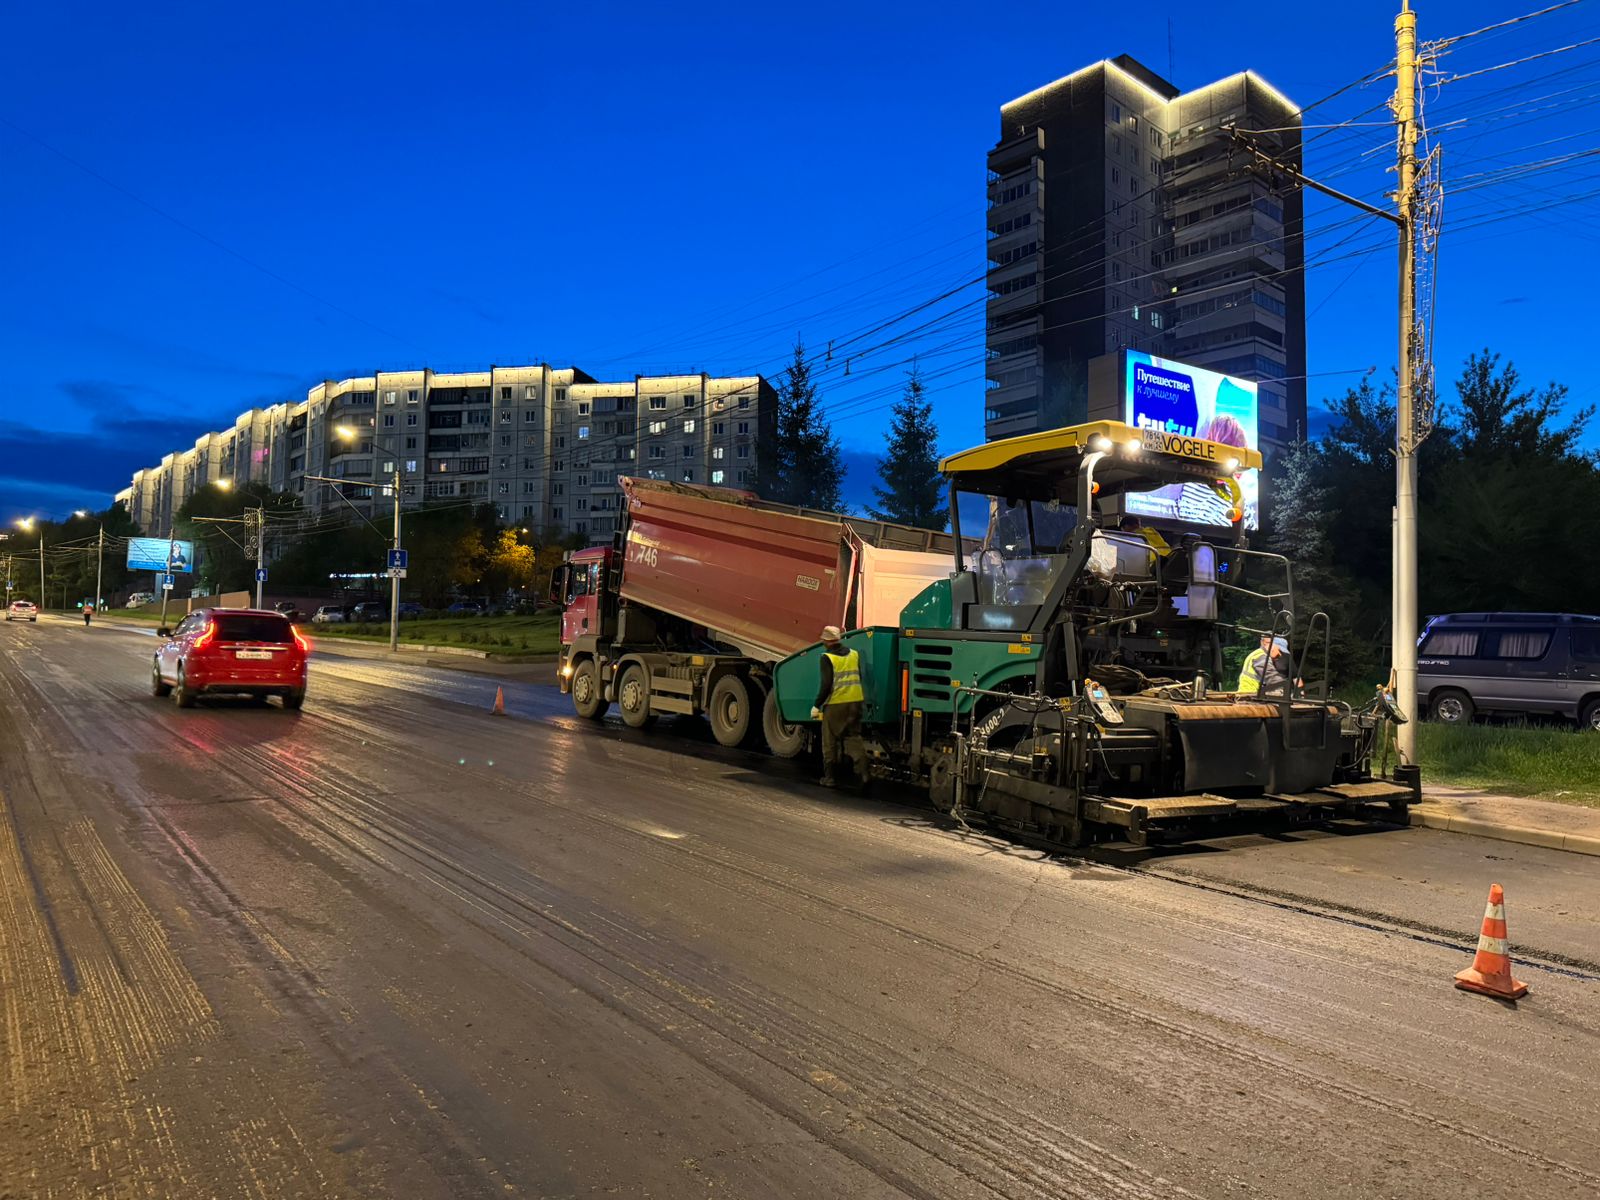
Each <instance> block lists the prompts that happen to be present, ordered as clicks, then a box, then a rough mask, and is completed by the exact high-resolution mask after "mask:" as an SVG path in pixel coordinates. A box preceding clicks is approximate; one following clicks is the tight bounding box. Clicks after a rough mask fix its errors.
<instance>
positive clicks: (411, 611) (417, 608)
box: [400, 600, 422, 621]
mask: <svg viewBox="0 0 1600 1200" xmlns="http://www.w3.org/2000/svg"><path fill="white" fill-rule="evenodd" d="M421 615H422V605H420V604H418V603H417V602H416V601H414V600H402V601H401V602H400V619H401V620H402V621H405V620H414V619H416V618H417V617H420V616H421Z"/></svg>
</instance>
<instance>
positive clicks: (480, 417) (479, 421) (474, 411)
mask: <svg viewBox="0 0 1600 1200" xmlns="http://www.w3.org/2000/svg"><path fill="white" fill-rule="evenodd" d="M465 416H466V420H465V422H464V423H465V424H467V425H487V424H488V423H489V410H488V409H487V408H469V409H467V411H466V414H465Z"/></svg>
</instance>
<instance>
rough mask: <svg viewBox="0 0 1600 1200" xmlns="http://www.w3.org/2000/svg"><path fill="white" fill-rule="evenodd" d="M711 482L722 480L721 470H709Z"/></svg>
mask: <svg viewBox="0 0 1600 1200" xmlns="http://www.w3.org/2000/svg"><path fill="white" fill-rule="evenodd" d="M711 482H712V483H721V482H722V472H721V471H713V472H711Z"/></svg>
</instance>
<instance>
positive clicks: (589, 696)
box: [572, 658, 611, 721]
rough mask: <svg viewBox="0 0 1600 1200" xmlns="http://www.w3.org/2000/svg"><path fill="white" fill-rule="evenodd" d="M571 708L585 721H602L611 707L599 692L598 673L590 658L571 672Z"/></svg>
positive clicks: (603, 694) (602, 693)
mask: <svg viewBox="0 0 1600 1200" xmlns="http://www.w3.org/2000/svg"><path fill="white" fill-rule="evenodd" d="M572 707H573V708H574V709H576V710H577V713H578V715H579V716H580V717H582V718H583V719H584V720H586V721H600V720H604V719H605V715H606V709H608V708H610V707H611V705H610V703H609V702H608V701H607V700H606V697H605V693H604V692H602V691H601V690H600V672H599V671H598V670H596V669H595V665H594V659H592V658H586V659H584V660H583V661H582V662H581V663H579V664H578V667H577V670H575V671H573V672H572Z"/></svg>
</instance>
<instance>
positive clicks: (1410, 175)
mask: <svg viewBox="0 0 1600 1200" xmlns="http://www.w3.org/2000/svg"><path fill="white" fill-rule="evenodd" d="M1394 40H1395V89H1394V117H1395V123H1396V124H1397V125H1398V127H1399V156H1400V161H1399V187H1398V189H1397V190H1396V192H1395V210H1396V212H1397V214H1398V216H1399V218H1400V360H1399V367H1400V370H1399V379H1398V381H1397V391H1396V394H1395V520H1394V616H1395V621H1394V650H1393V654H1394V663H1393V665H1394V677H1395V700H1396V701H1397V702H1398V703H1399V705H1400V711H1401V712H1403V713H1405V714H1406V716H1408V717H1410V718H1411V720H1410V721H1409V722H1407V723H1406V724H1404V725H1402V726H1400V728H1399V729H1398V731H1397V732H1396V738H1397V744H1398V746H1399V750H1400V759H1401V761H1402V762H1404V763H1406V764H1407V765H1411V764H1414V763H1415V762H1416V761H1417V721H1419V720H1420V719H1421V717H1422V714H1421V712H1420V711H1419V710H1418V708H1417V446H1418V444H1419V443H1420V441H1421V438H1419V437H1418V436H1417V435H1418V432H1419V428H1418V422H1417V419H1416V400H1417V397H1416V387H1415V385H1416V378H1417V374H1416V363H1415V362H1414V351H1415V348H1416V345H1415V340H1414V338H1415V328H1416V305H1417V262H1416V249H1417V241H1416V236H1417V228H1416V198H1417V196H1416V188H1417V14H1416V13H1414V12H1412V11H1411V0H1401V5H1400V15H1399V16H1397V17H1395V19H1394Z"/></svg>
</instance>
